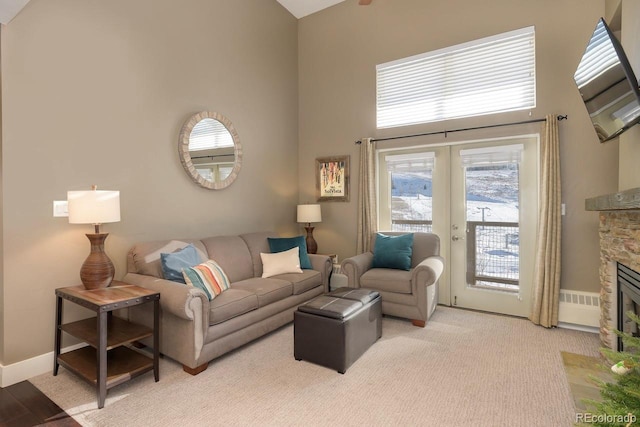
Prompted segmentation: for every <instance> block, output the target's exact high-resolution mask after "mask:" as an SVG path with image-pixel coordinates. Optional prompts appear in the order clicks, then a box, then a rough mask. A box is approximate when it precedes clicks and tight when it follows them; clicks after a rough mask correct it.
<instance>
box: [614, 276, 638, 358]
mask: <svg viewBox="0 0 640 427" xmlns="http://www.w3.org/2000/svg"><path fill="white" fill-rule="evenodd" d="M617 276H618V280H617V282H618V293H617V296H618V316H617V317H618V330H619V331H622V332H626V333H628V334H631V335H632V336H634V337H637V336H639V334H638V324H637V323H635V322H634V321H633V320H631V319H630V318H629V316H627V312H629V311H631V312H633V313H635V314H636V315H640V312H639V309H640V273H638V272H637V271H635V270H632V269H630V268H629V267H627V266H626V265H624V264H620V263H618V268H617ZM618 351H633V352H637V351H640V349H638V348H634V349H631V348H625V347H624V343H623V342H622V338H620V337H618Z"/></svg>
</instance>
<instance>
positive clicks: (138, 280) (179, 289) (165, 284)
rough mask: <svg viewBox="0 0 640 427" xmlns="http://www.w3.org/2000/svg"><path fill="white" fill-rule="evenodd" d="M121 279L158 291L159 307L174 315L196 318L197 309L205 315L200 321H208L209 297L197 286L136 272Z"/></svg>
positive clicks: (186, 318)
mask: <svg viewBox="0 0 640 427" xmlns="http://www.w3.org/2000/svg"><path fill="white" fill-rule="evenodd" d="M123 281H124V282H126V283H129V284H131V285H136V286H141V287H143V288H147V289H151V290H154V291H156V292H160V308H161V309H162V310H164V311H167V312H169V313H171V314H173V315H174V316H177V317H180V318H182V319H185V320H196V317H197V315H196V312H198V311H199V312H201V313H202V316H203V317H205V318H204V319H202V321H203V322H206V323H205V324H208V323H209V299H208V298H207V296H206V295H205V293H204V292H202V291H201V290H200V289H198V288H194V287H193V286H187V285H184V284H182V283H177V282H172V281H171V280H165V279H159V278H157V277H153V276H147V275H144V274H136V273H127V274H126V275H125V276H124V279H123ZM194 304H195V305H196V306H200V307H201V310H194Z"/></svg>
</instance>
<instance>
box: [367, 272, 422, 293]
mask: <svg viewBox="0 0 640 427" xmlns="http://www.w3.org/2000/svg"><path fill="white" fill-rule="evenodd" d="M411 275H412V272H411V271H405V270H396V269H390V268H372V269H371V270H369V271H367V272H366V273H364V274H363V275H362V276H361V277H360V287H362V288H368V289H375V290H378V291H387V292H395V293H401V294H410V293H411Z"/></svg>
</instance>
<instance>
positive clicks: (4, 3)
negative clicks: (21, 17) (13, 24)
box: [0, 0, 29, 24]
mask: <svg viewBox="0 0 640 427" xmlns="http://www.w3.org/2000/svg"><path fill="white" fill-rule="evenodd" d="M27 3H29V0H0V24H8V23H9V21H11V20H12V19H13V17H14V16H16V15H17V14H18V12H20V11H21V10H22V8H23V7H24V5H26V4H27Z"/></svg>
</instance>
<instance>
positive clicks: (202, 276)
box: [182, 260, 229, 301]
mask: <svg viewBox="0 0 640 427" xmlns="http://www.w3.org/2000/svg"><path fill="white" fill-rule="evenodd" d="M182 274H183V276H184V281H185V282H186V284H187V285H189V286H194V287H196V288H198V289H201V290H202V291H204V293H205V294H206V295H207V298H209V301H211V300H213V299H214V298H215V297H216V296H218V295H220V294H221V293H222V292H224V291H226V290H227V289H229V278H228V277H227V275H226V274H225V273H224V271H223V270H222V268H220V266H219V265H218V264H216V262H215V261H213V260H208V261H206V262H203V263H202V264H198V265H195V266H193V267H187V268H183V269H182Z"/></svg>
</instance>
